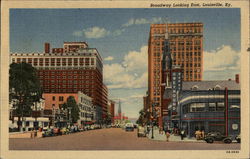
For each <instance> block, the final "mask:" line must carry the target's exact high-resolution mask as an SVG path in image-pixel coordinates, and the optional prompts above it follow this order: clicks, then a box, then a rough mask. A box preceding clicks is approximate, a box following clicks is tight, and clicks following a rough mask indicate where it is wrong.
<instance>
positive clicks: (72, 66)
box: [10, 42, 108, 120]
mask: <svg viewBox="0 0 250 159" xmlns="http://www.w3.org/2000/svg"><path fill="white" fill-rule="evenodd" d="M10 60H11V61H10V63H21V62H26V63H29V64H31V65H32V66H33V67H35V68H36V69H37V70H38V71H37V75H38V77H39V79H40V83H41V85H42V89H43V92H44V93H45V94H47V93H48V94H57V93H62V94H77V92H78V91H80V92H82V93H84V94H86V95H87V96H89V97H91V98H92V102H93V105H95V106H96V107H97V108H96V109H97V110H98V113H97V116H100V117H98V118H99V120H102V118H103V117H105V115H106V112H107V95H108V94H107V88H105V86H104V84H103V63H102V58H101V56H100V54H99V52H98V50H97V49H96V48H88V45H87V43H85V42H65V43H64V53H61V52H60V53H11V55H10ZM103 115H104V116H103Z"/></svg>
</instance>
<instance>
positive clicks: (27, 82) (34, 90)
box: [9, 63, 42, 129]
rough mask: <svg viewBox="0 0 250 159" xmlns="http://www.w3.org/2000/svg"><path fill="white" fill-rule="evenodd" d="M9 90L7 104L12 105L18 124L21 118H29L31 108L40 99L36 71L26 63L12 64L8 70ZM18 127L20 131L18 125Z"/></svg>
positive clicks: (40, 90) (39, 87)
mask: <svg viewBox="0 0 250 159" xmlns="http://www.w3.org/2000/svg"><path fill="white" fill-rule="evenodd" d="M9 89H10V90H9V102H10V103H12V104H13V107H14V109H15V115H16V116H18V123H20V118H21V117H24V116H31V112H32V109H31V106H33V105H34V104H35V103H36V102H39V101H40V99H41V98H42V89H41V86H40V81H39V79H38V77H37V71H36V69H35V68H34V67H32V66H31V65H30V64H27V63H19V64H17V63H12V64H11V65H10V70H9ZM18 127H19V129H21V125H20V124H18Z"/></svg>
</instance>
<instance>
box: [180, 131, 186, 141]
mask: <svg viewBox="0 0 250 159" xmlns="http://www.w3.org/2000/svg"><path fill="white" fill-rule="evenodd" d="M184 134H185V131H184V130H181V140H183V138H184Z"/></svg>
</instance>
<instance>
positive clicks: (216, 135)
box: [204, 132, 232, 144]
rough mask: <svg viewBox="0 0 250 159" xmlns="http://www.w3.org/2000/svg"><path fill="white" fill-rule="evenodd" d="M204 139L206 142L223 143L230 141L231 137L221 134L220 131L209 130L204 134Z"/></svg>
mask: <svg viewBox="0 0 250 159" xmlns="http://www.w3.org/2000/svg"><path fill="white" fill-rule="evenodd" d="M204 140H205V141H206V142H207V143H213V142H214V141H223V142H224V143H227V144H230V143H231V142H232V137H231V136H225V135H222V134H221V133H220V132H210V133H208V134H207V135H206V136H205V138H204Z"/></svg>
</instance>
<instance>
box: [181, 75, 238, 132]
mask: <svg viewBox="0 0 250 159" xmlns="http://www.w3.org/2000/svg"><path fill="white" fill-rule="evenodd" d="M237 77H238V79H237ZM237 77H236V80H235V81H233V80H230V81H201V82H183V90H182V92H181V94H180V99H179V107H180V112H179V113H180V120H179V122H180V125H181V126H180V127H179V128H181V129H183V130H185V132H186V133H187V135H188V136H190V137H192V136H194V133H195V131H196V130H204V131H205V132H206V133H208V132H214V131H217V132H221V133H222V134H225V135H238V134H239V133H240V108H241V104H240V84H239V76H238V75H237Z"/></svg>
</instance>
